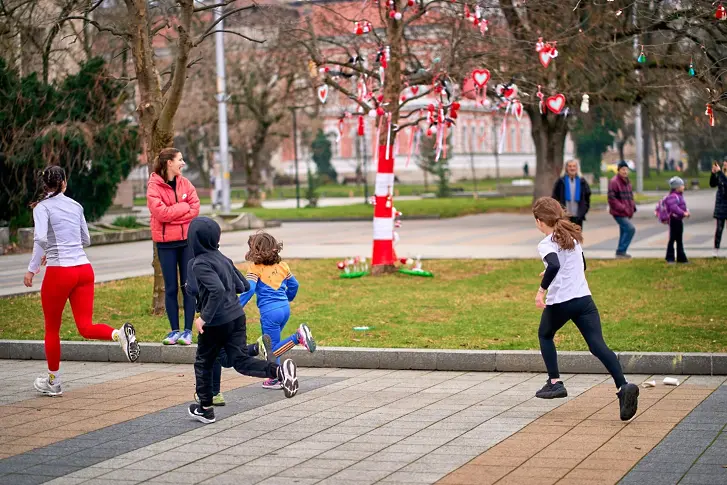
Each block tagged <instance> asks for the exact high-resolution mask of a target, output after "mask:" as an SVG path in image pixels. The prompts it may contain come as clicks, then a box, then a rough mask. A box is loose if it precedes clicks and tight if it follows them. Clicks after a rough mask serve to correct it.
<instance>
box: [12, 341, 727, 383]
mask: <svg viewBox="0 0 727 485" xmlns="http://www.w3.org/2000/svg"><path fill="white" fill-rule="evenodd" d="M43 345H44V343H43V341H42V340H0V359H18V360H44V359H45V352H44V350H43ZM62 351H63V354H62V355H63V360H76V361H88V362H122V361H124V360H125V359H124V356H123V354H122V353H121V352H119V350H118V347H117V345H116V344H114V343H111V342H68V341H66V342H63V343H62ZM196 351H197V346H196V345H190V346H189V347H183V346H178V345H175V346H165V345H162V344H157V343H148V344H147V343H143V344H141V357H140V359H139V361H140V362H145V363H170V364H192V363H194V357H195V353H196ZM288 355H290V356H291V357H292V358H293V359H294V360H295V362H296V363H297V364H298V365H301V366H303V367H338V368H357V369H412V370H448V371H466V372H471V371H483V372H493V371H497V372H544V371H545V365H544V364H543V359H542V358H541V357H540V352H539V351H537V350H439V349H436V350H432V349H374V348H355V347H354V348H348V347H320V348H318V350H317V351H316V352H315V353H313V354H311V353H308V352H306V351H305V350H302V349H300V348H295V349H293V350H292V351H291V352H290V353H289V354H288ZM617 356H618V359H619V361H620V362H621V365H622V366H623V369H624V372H625V373H627V374H665V375H681V374H689V375H727V353H726V354H719V353H713V354H709V353H680V352H619V353H617ZM558 363H559V366H560V370H561V371H562V372H565V373H573V374H605V373H606V370H605V368H604V367H603V365H601V363H600V362H599V361H598V360H597V359H596V358H595V357H593V356H592V355H591V354H590V353H589V352H559V353H558Z"/></svg>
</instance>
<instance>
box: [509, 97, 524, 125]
mask: <svg viewBox="0 0 727 485" xmlns="http://www.w3.org/2000/svg"><path fill="white" fill-rule="evenodd" d="M512 112H513V114H514V115H515V119H517V120H518V121H520V119H521V118H522V117H523V104H522V103H521V102H520V101H518V100H517V99H516V100H515V101H513V102H512Z"/></svg>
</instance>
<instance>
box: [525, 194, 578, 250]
mask: <svg viewBox="0 0 727 485" xmlns="http://www.w3.org/2000/svg"><path fill="white" fill-rule="evenodd" d="M533 216H535V219H537V220H539V221H540V222H542V223H543V224H545V225H546V226H548V227H552V228H553V241H555V243H556V244H557V245H558V246H559V247H560V248H562V249H566V250H569V251H570V250H572V249H574V248H575V247H576V243H575V242H576V241H578V244H583V234H582V233H581V228H580V227H578V225H576V224H573V223H572V222H571V221H569V220H568V214H567V213H566V212H565V210H563V207H562V206H561V205H560V202H558V201H557V200H555V199H553V198H551V197H541V198H539V199H538V200H536V201H535V202H534V203H533Z"/></svg>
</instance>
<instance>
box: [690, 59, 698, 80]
mask: <svg viewBox="0 0 727 485" xmlns="http://www.w3.org/2000/svg"><path fill="white" fill-rule="evenodd" d="M695 74H697V73H696V72H695V71H694V64H693V63H692V61H691V60H690V61H689V75H690V76H692V77H694V76H695Z"/></svg>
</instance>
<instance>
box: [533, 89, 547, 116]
mask: <svg viewBox="0 0 727 485" xmlns="http://www.w3.org/2000/svg"><path fill="white" fill-rule="evenodd" d="M540 88H541V86H540V85H538V92H537V93H536V94H535V96H537V97H538V99H539V100H540V101H539V102H538V111H540V114H541V115H542V114H545V102H544V101H543V98H544V97H545V95H544V94H543V92H542V91H541V90H540Z"/></svg>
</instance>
